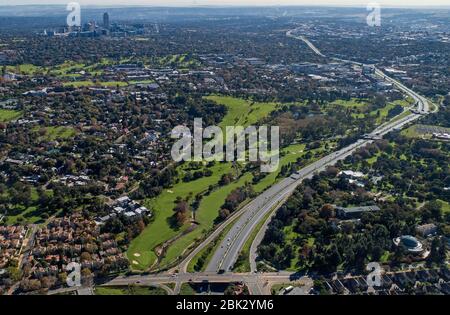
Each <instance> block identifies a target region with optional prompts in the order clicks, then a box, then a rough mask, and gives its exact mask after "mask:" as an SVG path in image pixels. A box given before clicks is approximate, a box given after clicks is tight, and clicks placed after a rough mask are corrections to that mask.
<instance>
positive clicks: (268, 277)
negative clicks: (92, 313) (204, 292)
mask: <svg viewBox="0 0 450 315" xmlns="http://www.w3.org/2000/svg"><path fill="white" fill-rule="evenodd" d="M173 282H175V283H176V284H177V285H176V287H175V289H174V290H173V292H172V293H171V294H179V293H180V290H179V288H180V287H181V283H232V282H244V283H246V284H247V286H248V288H249V290H250V293H251V294H252V295H261V294H262V295H270V288H271V286H272V285H273V284H284V283H285V284H302V285H303V286H308V287H312V286H313V281H312V279H311V278H309V277H306V276H303V277H298V276H296V275H295V274H293V273H291V272H278V273H260V274H255V273H239V274H238V273H228V274H217V273H215V272H212V273H208V272H204V273H180V274H175V275H174V274H169V273H163V274H153V275H146V276H141V275H136V276H120V277H117V278H115V279H113V280H112V281H110V282H108V283H105V284H103V285H102V286H128V285H131V284H133V285H139V286H155V285H156V286H161V287H162V286H164V284H165V283H173ZM177 288H178V289H177Z"/></svg>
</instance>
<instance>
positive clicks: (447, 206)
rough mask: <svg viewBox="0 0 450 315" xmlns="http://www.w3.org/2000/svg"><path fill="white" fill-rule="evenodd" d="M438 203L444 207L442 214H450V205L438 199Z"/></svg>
mask: <svg viewBox="0 0 450 315" xmlns="http://www.w3.org/2000/svg"><path fill="white" fill-rule="evenodd" d="M438 202H439V203H440V204H441V205H442V212H443V213H449V212H450V203H448V202H447V201H444V200H440V199H438Z"/></svg>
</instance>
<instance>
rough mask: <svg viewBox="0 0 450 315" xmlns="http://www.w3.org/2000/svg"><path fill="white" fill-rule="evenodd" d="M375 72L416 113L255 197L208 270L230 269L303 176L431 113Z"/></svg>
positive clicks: (408, 91)
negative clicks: (411, 104)
mask: <svg viewBox="0 0 450 315" xmlns="http://www.w3.org/2000/svg"><path fill="white" fill-rule="evenodd" d="M292 32H293V31H289V32H287V34H286V35H287V36H290V37H292V38H296V39H299V40H302V41H304V42H305V43H306V44H307V45H308V46H309V47H310V48H311V49H312V50H313V51H314V52H315V53H317V54H318V55H319V56H321V57H326V56H325V55H324V54H322V53H321V52H320V51H319V50H318V49H317V48H316V47H315V46H314V45H313V44H312V43H311V42H309V41H308V40H307V39H306V38H305V37H304V36H294V35H292ZM376 74H377V75H378V76H380V77H382V78H383V79H384V80H387V81H389V82H391V83H393V84H394V85H395V86H396V87H397V88H398V89H400V90H402V91H403V92H404V93H406V94H408V95H409V96H410V97H412V98H413V99H414V100H416V102H417V106H418V108H417V113H412V114H410V115H407V116H405V117H403V118H399V117H401V116H398V117H394V118H393V119H392V120H391V121H390V122H388V123H385V124H383V125H381V126H379V127H378V128H376V129H375V130H374V131H373V132H372V133H370V134H369V135H367V136H366V138H365V139H360V140H358V141H357V142H355V143H353V144H351V145H349V146H347V147H345V148H343V149H341V150H339V151H337V152H334V153H332V154H330V155H328V156H325V157H324V158H322V159H320V160H318V161H316V162H314V163H312V164H310V165H308V166H307V167H305V168H303V169H302V170H300V171H298V172H297V173H295V174H293V175H291V177H289V178H286V179H284V180H282V181H280V182H279V183H277V184H276V185H274V186H272V187H271V188H269V189H268V190H266V191H264V192H263V193H262V194H260V195H259V196H258V197H256V198H255V199H253V200H252V201H251V202H250V203H249V204H247V205H246V206H245V207H244V209H243V210H244V211H243V214H242V215H241V216H240V217H239V219H238V220H237V221H236V223H234V225H233V227H232V228H231V230H230V231H229V232H228V233H227V235H226V236H225V238H224V239H223V241H222V242H221V244H220V245H219V247H218V249H217V250H216V252H215V253H214V255H213V257H212V259H211V261H210V262H209V264H208V266H207V268H206V271H207V272H219V271H222V272H230V271H231V270H232V268H233V266H234V264H235V262H236V260H237V258H238V256H239V253H240V251H241V250H242V247H243V246H244V244H245V242H246V241H247V240H248V238H249V237H250V235H251V233H252V231H253V230H254V229H255V228H256V226H257V225H258V224H259V223H260V222H261V220H263V218H264V217H265V215H266V214H267V213H268V212H269V211H270V210H273V208H274V207H276V206H277V205H279V204H280V203H282V202H283V201H284V200H285V199H286V198H288V197H289V196H290V195H291V194H292V192H293V191H294V190H295V188H296V187H297V186H298V185H300V184H301V183H302V182H303V180H305V179H307V178H311V177H312V176H313V175H314V174H315V173H317V172H321V171H323V170H325V169H326V167H327V166H331V165H334V164H335V163H336V162H337V161H339V160H343V159H345V158H346V157H348V156H350V155H352V154H353V153H354V152H355V151H356V150H358V149H360V148H362V147H364V146H366V145H367V144H369V143H373V142H374V141H375V140H374V139H379V138H381V137H382V136H384V135H386V134H387V133H389V132H391V131H393V130H399V129H401V128H403V127H404V126H405V125H408V124H409V123H411V122H413V121H415V120H417V119H419V118H420V117H421V116H422V115H423V114H427V113H429V107H430V106H429V104H428V101H427V100H426V99H425V98H424V97H422V96H420V95H418V94H417V93H415V92H414V91H412V90H411V89H409V88H407V87H406V86H404V85H403V84H401V83H400V82H398V81H397V80H395V79H392V78H390V77H388V76H387V75H385V74H384V73H383V72H381V71H380V70H378V69H376Z"/></svg>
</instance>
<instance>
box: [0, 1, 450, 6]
mask: <svg viewBox="0 0 450 315" xmlns="http://www.w3.org/2000/svg"><path fill="white" fill-rule="evenodd" d="M70 2H78V3H80V5H83V6H89V7H149V8H152V7H171V8H190V7H205V8H208V7H211V8H221V7H224V8H225V7H337V8H340V7H342V8H361V7H366V6H367V5H368V4H369V3H379V4H380V5H381V6H382V7H387V8H449V7H450V4H449V3H448V1H446V0H430V1H428V2H427V3H426V4H424V3H423V2H422V1H421V0H410V1H407V0H378V1H370V0H368V1H361V0H345V1H341V0H324V1H322V0H318V1H317V2H314V3H311V1H310V0H294V1H292V0H277V1H272V0H244V1H239V0H225V1H220V0H166V1H162V0H157V1H151V2H152V3H148V2H149V1H145V0H131V1H123V0H96V1H91V0H79V1H70V0H66V1H61V0H47V1H46V2H45V3H42V2H37V1H35V0H29V1H28V0H22V1H16V2H15V3H10V2H9V1H7V0H0V7H15V6H53V5H54V6H60V5H67V4H68V3H70Z"/></svg>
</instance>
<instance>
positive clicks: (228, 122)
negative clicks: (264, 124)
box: [206, 95, 279, 130]
mask: <svg viewBox="0 0 450 315" xmlns="http://www.w3.org/2000/svg"><path fill="white" fill-rule="evenodd" d="M206 99H208V100H210V101H213V102H216V103H217V104H221V105H225V106H226V107H227V108H228V112H227V114H226V115H225V117H224V119H223V120H222V122H221V123H220V125H219V126H220V127H221V128H222V129H223V130H225V129H224V128H225V127H226V126H243V127H247V126H250V125H254V124H256V123H257V122H258V121H260V120H261V119H262V118H264V117H267V116H268V115H269V114H270V113H271V112H272V111H274V110H275V109H276V108H277V107H278V106H279V104H277V103H258V102H252V101H249V100H245V99H242V98H235V97H231V96H219V95H211V96H207V97H206Z"/></svg>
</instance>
